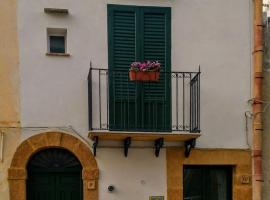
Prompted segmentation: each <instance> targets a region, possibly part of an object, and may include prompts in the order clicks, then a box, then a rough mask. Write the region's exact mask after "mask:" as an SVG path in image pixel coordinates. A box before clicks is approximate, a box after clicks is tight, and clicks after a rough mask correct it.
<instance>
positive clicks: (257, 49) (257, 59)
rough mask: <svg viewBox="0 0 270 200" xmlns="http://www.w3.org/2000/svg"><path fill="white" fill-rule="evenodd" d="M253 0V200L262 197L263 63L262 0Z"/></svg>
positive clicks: (259, 199) (258, 199)
mask: <svg viewBox="0 0 270 200" xmlns="http://www.w3.org/2000/svg"><path fill="white" fill-rule="evenodd" d="M253 1H254V18H253V23H254V52H253V74H254V77H253V99H254V101H253V105H252V108H253V113H254V115H253V144H252V147H253V148H252V164H253V200H261V199H262V181H263V177H262V131H263V128H262V107H263V104H262V103H263V101H262V79H263V75H262V65H263V20H262V6H263V2H262V0H253Z"/></svg>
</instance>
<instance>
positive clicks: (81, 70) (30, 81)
mask: <svg viewBox="0 0 270 200" xmlns="http://www.w3.org/2000/svg"><path fill="white" fill-rule="evenodd" d="M108 3H114V4H129V5H147V6H167V7H171V8H172V68H173V69H175V70H177V71H197V70H198V65H199V64H200V65H201V71H202V74H201V129H202V136H201V137H200V138H199V139H198V142H197V146H198V147H203V148H247V144H246V132H245V117H244V113H245V111H247V110H248V109H249V107H248V105H247V100H248V99H250V96H251V89H250V85H251V82H250V77H251V22H250V19H251V17H252V15H251V13H250V12H251V6H252V1H251V0H227V1H224V0H203V1H202V0H193V1H191V0H175V1H171V0H155V1H153V0H130V1H127V0H76V1H74V0H58V1H55V0H40V1H36V0H20V1H18V30H19V46H20V72H21V120H22V126H35V127H37V126H41V127H55V126H57V127H64V126H69V125H71V126H72V127H74V128H75V129H76V130H77V131H78V132H79V133H80V134H81V135H83V136H84V137H86V136H87V131H88V107H87V106H88V102H87V101H88V97H87V95H88V94H87V74H88V70H89V63H90V61H91V62H92V65H93V67H102V68H107V65H108V55H107V48H108V46H107V22H106V21H107V4H108ZM46 7H48V8H54V7H55V8H68V9H69V12H70V14H69V15H68V16H54V15H49V14H45V13H44V12H43V9H44V8H46ZM47 28H66V29H67V46H68V53H70V54H71V56H70V57H52V56H46V55H45V54H46V50H47V38H46V29H47ZM95 106H97V105H95ZM30 135H32V134H31V133H29V132H28V131H27V129H25V130H24V131H23V138H26V137H29V136H30ZM97 161H98V164H99V168H100V171H101V179H100V199H101V200H102V199H104V200H105V199H106V200H116V199H131V198H134V200H135V197H136V199H147V198H148V196H149V195H166V166H165V165H166V158H165V153H164V152H163V151H162V152H161V156H160V157H159V158H156V157H154V155H153V149H132V150H130V155H129V157H128V158H125V157H124V156H123V152H122V149H115V148H111V149H108V148H107V149H106V148H105V149H103V148H102V149H100V150H99V151H98V157H97ZM127 180H128V183H127ZM109 184H113V185H115V186H116V192H115V193H107V191H106V188H107V186H108V185H109ZM133 188H135V189H133ZM131 200H132V199H131Z"/></svg>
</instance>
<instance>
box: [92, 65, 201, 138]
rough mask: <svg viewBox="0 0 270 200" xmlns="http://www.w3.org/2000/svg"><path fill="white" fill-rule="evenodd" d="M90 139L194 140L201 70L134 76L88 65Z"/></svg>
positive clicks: (197, 126)
mask: <svg viewBox="0 0 270 200" xmlns="http://www.w3.org/2000/svg"><path fill="white" fill-rule="evenodd" d="M88 95H89V99H88V101H89V130H90V132H89V137H90V138H91V139H92V140H95V141H96V140H98V139H99V140H123V141H125V140H126V139H127V138H129V139H131V140H135V141H138V140H139V141H151V140H152V141H157V140H159V139H162V140H164V141H191V140H193V139H196V138H197V137H199V136H200V72H176V71H172V72H164V71H163V72H161V74H160V79H159V81H156V82H155V81H154V82H151V81H130V80H129V72H128V71H111V70H108V69H99V68H90V70H89V75H88Z"/></svg>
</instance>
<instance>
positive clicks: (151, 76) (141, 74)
mask: <svg viewBox="0 0 270 200" xmlns="http://www.w3.org/2000/svg"><path fill="white" fill-rule="evenodd" d="M159 76H160V72H159V71H129V79H130V81H158V80H159Z"/></svg>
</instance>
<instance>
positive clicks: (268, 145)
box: [262, 24, 270, 199]
mask: <svg viewBox="0 0 270 200" xmlns="http://www.w3.org/2000/svg"><path fill="white" fill-rule="evenodd" d="M264 42H265V48H264V66H263V69H264V71H263V72H264V74H263V76H264V79H263V100H264V101H265V103H264V108H265V109H264V113H263V116H264V118H263V129H264V131H263V140H262V141H263V179H264V181H263V199H269V198H270V190H269V188H270V154H269V152H270V109H269V106H270V105H269V103H270V92H269V91H270V27H269V25H267V24H266V28H265V34H264Z"/></svg>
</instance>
